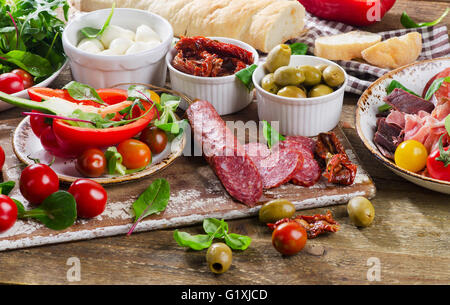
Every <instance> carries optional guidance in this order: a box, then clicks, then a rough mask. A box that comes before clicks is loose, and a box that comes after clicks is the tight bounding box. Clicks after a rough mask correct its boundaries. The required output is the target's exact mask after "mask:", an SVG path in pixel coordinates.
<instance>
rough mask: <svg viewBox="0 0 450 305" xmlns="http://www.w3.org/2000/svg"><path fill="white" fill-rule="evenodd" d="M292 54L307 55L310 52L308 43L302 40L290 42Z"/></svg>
mask: <svg viewBox="0 0 450 305" xmlns="http://www.w3.org/2000/svg"><path fill="white" fill-rule="evenodd" d="M289 47H290V48H291V54H292V55H305V54H306V53H307V52H308V45H307V44H306V43H302V42H295V43H293V44H290V45H289Z"/></svg>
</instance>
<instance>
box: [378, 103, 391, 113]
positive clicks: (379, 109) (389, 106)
mask: <svg viewBox="0 0 450 305" xmlns="http://www.w3.org/2000/svg"><path fill="white" fill-rule="evenodd" d="M391 108H392V106H391V105H389V104H383V105H381V106H380V107H378V112H385V111H388V110H391Z"/></svg>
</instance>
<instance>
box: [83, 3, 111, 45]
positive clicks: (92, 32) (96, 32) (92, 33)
mask: <svg viewBox="0 0 450 305" xmlns="http://www.w3.org/2000/svg"><path fill="white" fill-rule="evenodd" d="M115 7H116V3H115V2H113V4H112V7H111V12H110V13H109V16H108V18H106V21H105V23H104V24H103V26H102V28H101V29H95V28H92V27H84V28H82V29H81V30H80V31H81V33H82V34H83V35H84V36H86V37H87V38H96V37H98V36H101V35H102V34H103V32H104V31H105V30H106V28H107V27H108V26H109V23H110V22H111V18H112V16H113V14H114V8H115Z"/></svg>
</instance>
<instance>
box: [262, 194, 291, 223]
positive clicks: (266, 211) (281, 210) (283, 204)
mask: <svg viewBox="0 0 450 305" xmlns="http://www.w3.org/2000/svg"><path fill="white" fill-rule="evenodd" d="M294 214H295V206H294V205H293V204H292V202H290V201H289V200H286V199H275V200H271V201H269V202H266V203H265V204H264V205H263V206H262V207H261V209H259V215H258V216H259V221H261V222H263V223H274V222H276V221H278V220H280V219H283V218H291V217H292V216H294Z"/></svg>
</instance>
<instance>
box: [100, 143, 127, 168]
mask: <svg viewBox="0 0 450 305" xmlns="http://www.w3.org/2000/svg"><path fill="white" fill-rule="evenodd" d="M105 158H106V162H107V165H108V166H107V167H108V173H109V174H110V175H114V174H115V173H118V174H119V175H125V174H126V169H127V168H126V167H125V166H124V165H123V164H122V161H123V158H122V155H121V154H120V153H119V152H118V151H117V148H116V147H115V146H111V147H108V149H106V151H105Z"/></svg>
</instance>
